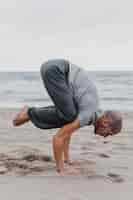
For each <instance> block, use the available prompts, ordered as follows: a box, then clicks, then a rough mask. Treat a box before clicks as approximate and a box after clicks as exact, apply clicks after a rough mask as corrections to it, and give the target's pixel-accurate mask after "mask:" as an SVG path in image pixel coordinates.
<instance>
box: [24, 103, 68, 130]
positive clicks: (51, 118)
mask: <svg viewBox="0 0 133 200" xmlns="http://www.w3.org/2000/svg"><path fill="white" fill-rule="evenodd" d="M28 116H29V118H30V120H31V122H32V123H33V124H34V125H35V126H36V127H37V128H40V129H52V128H61V127H62V126H63V125H64V124H66V122H65V121H64V120H60V119H59V117H58V115H57V109H56V107H55V106H46V107H40V108H37V107H31V108H29V109H28Z"/></svg>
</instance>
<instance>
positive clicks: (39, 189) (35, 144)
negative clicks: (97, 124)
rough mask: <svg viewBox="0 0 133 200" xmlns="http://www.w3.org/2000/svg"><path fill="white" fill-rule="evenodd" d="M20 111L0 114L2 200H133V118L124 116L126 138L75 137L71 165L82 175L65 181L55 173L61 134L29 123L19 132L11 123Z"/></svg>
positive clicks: (82, 132) (86, 131)
mask: <svg viewBox="0 0 133 200" xmlns="http://www.w3.org/2000/svg"><path fill="white" fill-rule="evenodd" d="M16 112H17V109H9V108H8V109H6V108H1V112H0V197H1V199H2V200H6V199H8V200H9V199H19V200H21V199H32V200H34V199H37V200H45V199H55V200H56V199H58V200H59V199H63V200H65V199H67V200H68V199H70V200H80V199H83V200H86V199H87V200H88V199H90V198H93V199H112V198H115V199H126V198H127V199H132V198H133V191H132V184H133V168H132V166H133V137H132V130H133V123H132V118H133V113H122V115H123V117H124V124H123V130H122V132H121V133H120V134H119V135H117V136H113V137H108V138H106V139H104V138H102V137H100V136H95V135H94V134H93V127H87V126H86V127H83V128H81V129H79V130H78V131H76V132H75V134H74V135H73V138H72V143H71V157H72V159H74V160H75V159H78V160H80V164H79V165H76V166H75V167H78V168H79V169H80V171H81V173H80V174H79V175H77V176H74V175H69V176H60V175H59V174H58V173H57V172H56V170H55V162H54V159H53V152H52V136H53V135H54V134H55V133H56V132H57V131H58V129H50V130H40V129H37V128H36V127H34V126H33V125H32V123H27V124H26V125H23V126H21V127H19V128H14V127H13V126H12V122H11V119H12V117H13V116H14V114H15V113H16Z"/></svg>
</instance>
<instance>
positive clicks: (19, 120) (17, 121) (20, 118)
mask: <svg viewBox="0 0 133 200" xmlns="http://www.w3.org/2000/svg"><path fill="white" fill-rule="evenodd" d="M27 112H28V107H27V106H24V107H23V108H22V109H21V110H20V112H19V113H18V114H17V115H16V116H15V118H14V119H13V125H14V126H20V125H22V124H24V123H25V122H27V121H29V117H28V114H27Z"/></svg>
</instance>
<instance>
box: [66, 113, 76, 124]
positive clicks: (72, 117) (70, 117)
mask: <svg viewBox="0 0 133 200" xmlns="http://www.w3.org/2000/svg"><path fill="white" fill-rule="evenodd" d="M77 115H78V112H76V111H75V112H73V113H70V114H69V116H67V122H69V123H70V122H73V121H74V120H75V119H76V118H77Z"/></svg>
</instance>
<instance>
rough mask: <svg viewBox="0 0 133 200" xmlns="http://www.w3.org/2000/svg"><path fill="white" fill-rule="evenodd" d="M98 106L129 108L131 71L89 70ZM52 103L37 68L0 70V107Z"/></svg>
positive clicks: (132, 100) (132, 107) (132, 108)
mask: <svg viewBox="0 0 133 200" xmlns="http://www.w3.org/2000/svg"><path fill="white" fill-rule="evenodd" d="M90 77H91V79H93V81H95V84H96V86H97V88H98V93H99V96H100V107H101V109H103V110H105V109H113V110H121V111H133V71H126V72H125V71H108V72H107V71H90ZM23 105H29V106H47V105H53V102H52V100H51V98H50V97H49V95H48V93H47V91H46V89H45V87H44V86H43V82H42V80H41V77H40V74H39V72H0V107H21V106H23Z"/></svg>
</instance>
